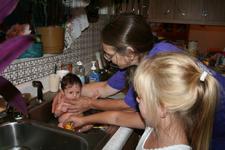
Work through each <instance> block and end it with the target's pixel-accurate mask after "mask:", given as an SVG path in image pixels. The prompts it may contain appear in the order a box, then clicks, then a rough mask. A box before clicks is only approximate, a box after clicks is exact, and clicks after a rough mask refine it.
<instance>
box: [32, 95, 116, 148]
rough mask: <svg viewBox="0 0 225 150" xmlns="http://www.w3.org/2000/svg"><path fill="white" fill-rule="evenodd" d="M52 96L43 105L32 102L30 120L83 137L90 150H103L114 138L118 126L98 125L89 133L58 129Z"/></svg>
mask: <svg viewBox="0 0 225 150" xmlns="http://www.w3.org/2000/svg"><path fill="white" fill-rule="evenodd" d="M52 94H53V93H51V92H48V93H46V94H44V99H45V100H44V101H43V102H42V103H38V101H37V100H36V99H34V100H32V101H31V102H30V104H29V107H28V112H29V119H30V120H31V121H34V122H37V123H40V124H44V125H46V126H48V127H50V128H53V129H54V130H60V131H64V133H69V134H72V135H76V136H79V137H82V138H83V139H85V140H86V141H87V143H88V149H89V150H100V149H102V147H103V146H104V145H105V144H106V143H107V141H108V140H109V139H110V138H111V137H112V135H113V134H114V133H115V132H116V130H117V129H118V127H117V126H108V125H97V126H94V128H92V129H90V130H89V131H87V132H84V133H76V132H74V131H71V130H66V129H62V128H59V127H57V125H58V120H57V118H55V117H54V115H53V114H52V113H51V108H52V101H51V99H52V97H53V95H52ZM96 112H98V111H95V110H90V111H88V112H85V114H84V115H89V114H93V113H96ZM59 143H60V142H59ZM57 150H58V149H57ZM59 150H60V149H59Z"/></svg>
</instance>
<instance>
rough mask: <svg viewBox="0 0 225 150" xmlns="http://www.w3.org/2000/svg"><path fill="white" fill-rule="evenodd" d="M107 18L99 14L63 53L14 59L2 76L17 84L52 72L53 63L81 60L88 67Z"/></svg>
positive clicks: (93, 56)
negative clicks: (96, 20) (97, 19)
mask: <svg viewBox="0 0 225 150" xmlns="http://www.w3.org/2000/svg"><path fill="white" fill-rule="evenodd" d="M108 20H109V17H108V16H100V19H99V21H98V22H97V23H93V24H90V25H89V27H88V28H87V29H86V30H84V31H83V32H82V34H81V36H80V37H79V38H77V39H75V40H74V42H73V43H72V45H71V47H70V48H67V49H65V50H64V53H63V54H60V55H54V56H44V57H41V58H33V59H27V58H26V59H19V60H16V61H14V62H13V63H12V64H11V65H10V66H8V67H7V68H6V69H5V70H4V72H3V73H2V76H4V77H5V78H7V79H8V80H9V81H11V82H12V83H13V84H14V85H18V84H21V83H24V82H29V81H32V80H35V79H38V78H42V77H45V76H48V75H49V74H52V73H53V72H54V66H55V64H56V65H57V68H61V64H68V63H72V64H75V63H76V62H77V61H79V60H81V61H82V62H83V63H84V66H85V67H88V68H89V67H90V62H91V61H92V60H94V59H95V52H96V51H99V50H100V48H101V46H100V32H101V29H102V28H103V27H104V25H105V24H106V23H107V22H108Z"/></svg>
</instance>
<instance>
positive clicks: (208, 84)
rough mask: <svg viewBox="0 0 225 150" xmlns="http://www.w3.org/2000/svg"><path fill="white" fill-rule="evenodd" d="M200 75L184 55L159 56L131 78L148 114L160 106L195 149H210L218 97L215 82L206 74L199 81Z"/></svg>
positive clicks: (148, 59)
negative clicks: (179, 125)
mask: <svg viewBox="0 0 225 150" xmlns="http://www.w3.org/2000/svg"><path fill="white" fill-rule="evenodd" d="M202 72H203V70H202V69H201V68H200V67H199V66H198V64H197V61H196V60H194V58H192V57H190V56H188V55H186V54H182V53H162V54H158V55H156V56H155V57H152V58H147V59H146V60H144V61H143V62H142V63H141V64H140V65H139V66H138V68H137V70H136V72H135V76H134V88H135V90H136V92H137V94H138V96H140V97H141V99H142V100H143V101H144V102H145V104H146V107H147V110H148V114H149V115H150V116H155V115H154V114H156V110H155V109H156V107H155V106H163V107H164V108H166V110H167V112H168V113H172V114H174V115H175V116H176V117H177V118H178V119H181V121H182V122H183V123H184V125H185V128H186V133H187V137H188V140H189V142H190V145H191V146H192V148H193V149H194V150H202V149H209V142H210V139H211V133H212V125H213V115H214V111H215V107H216V102H217V100H218V95H219V94H218V93H219V92H218V91H219V86H218V83H217V81H216V79H215V78H214V77H213V76H211V75H210V74H208V75H207V76H206V78H205V80H204V81H200V77H201V74H202Z"/></svg>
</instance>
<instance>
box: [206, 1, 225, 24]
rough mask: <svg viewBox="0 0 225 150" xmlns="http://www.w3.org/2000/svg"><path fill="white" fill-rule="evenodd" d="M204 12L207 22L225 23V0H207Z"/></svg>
mask: <svg viewBox="0 0 225 150" xmlns="http://www.w3.org/2000/svg"><path fill="white" fill-rule="evenodd" d="M202 12H203V13H202V16H204V17H205V23H206V24H215V25H220V24H221V25H224V24H225V0H213V1H212V0H205V3H204V8H203V10H202Z"/></svg>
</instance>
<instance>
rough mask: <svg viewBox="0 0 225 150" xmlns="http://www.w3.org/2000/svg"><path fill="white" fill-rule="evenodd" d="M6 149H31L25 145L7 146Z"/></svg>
mask: <svg viewBox="0 0 225 150" xmlns="http://www.w3.org/2000/svg"><path fill="white" fill-rule="evenodd" d="M7 150H31V149H30V148H29V147H26V146H13V147H10V148H8V149H7Z"/></svg>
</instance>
